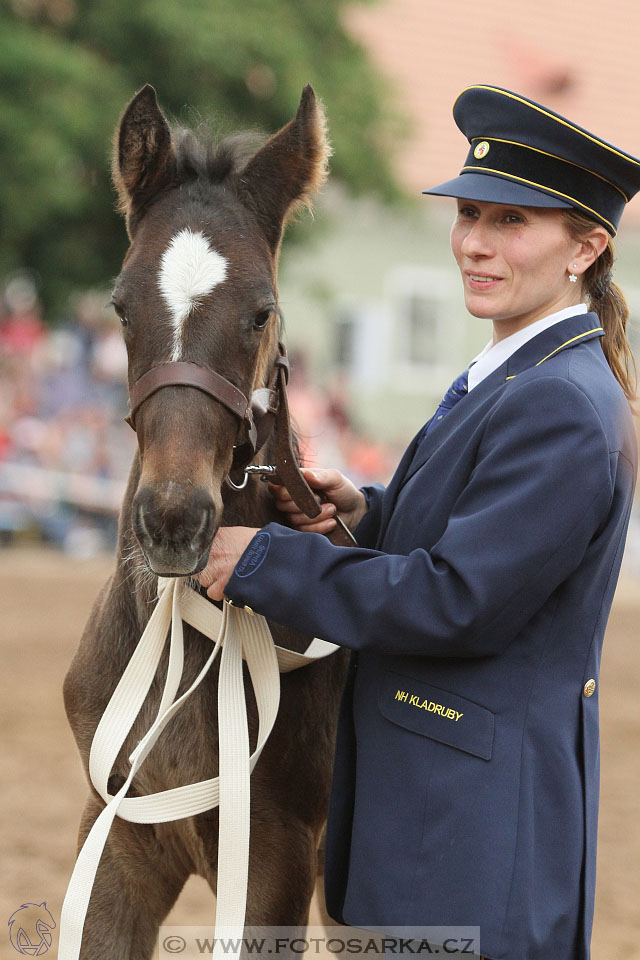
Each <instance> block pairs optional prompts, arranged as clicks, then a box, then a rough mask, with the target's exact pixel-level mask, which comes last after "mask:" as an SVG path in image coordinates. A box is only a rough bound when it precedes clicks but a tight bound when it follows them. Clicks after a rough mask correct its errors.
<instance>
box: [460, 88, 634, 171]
mask: <svg viewBox="0 0 640 960" xmlns="http://www.w3.org/2000/svg"><path fill="white" fill-rule="evenodd" d="M467 90H491V91H492V92H493V93H500V94H502V96H503V97H509V99H510V100H517V101H518V103H523V104H524V105H525V107H531V109H532V110H537V111H538V113H542V114H543V115H544V116H545V117H549V119H550V120H555V121H556V123H561V124H562V126H563V127H568V129H569V130H573V131H574V133H579V134H580V136H581V137H585V139H587V140H590V141H591V143H595V144H596V145H597V146H598V147H603V148H604V149H605V150H608V151H609V152H610V153H615V155H616V156H617V157H622V159H623V160H628V161H629V163H634V164H635V165H636V167H640V161H638V160H636V159H635V157H631V156H629V154H628V153H624V152H623V151H622V150H616V148H615V147H612V146H611V145H610V144H609V143H605V141H604V140H599V139H598V138H597V137H594V136H592V135H591V134H590V133H586V132H585V131H584V130H581V129H580V128H579V127H575V126H574V125H573V124H572V123H569V121H568V120H563V119H562V118H561V117H557V116H556V115H555V114H554V113H549V112H548V110H545V109H544V108H543V107H540V106H538V104H536V103H531V101H530V100H525V99H524V98H523V97H519V96H518V95H517V94H515V93H510V92H509V91H508V90H500V89H499V88H498V87H491V86H489V85H488V84H484V83H472V84H471V86H469V87H465V88H464V90H463V91H462V93H460V94H459V95H458V96H457V97H456V101H455V103H454V105H453V108H454V110H455V106H456V103H457V102H458V100H459V99H460V97H461V96H462V94H463V93H466V92H467Z"/></svg>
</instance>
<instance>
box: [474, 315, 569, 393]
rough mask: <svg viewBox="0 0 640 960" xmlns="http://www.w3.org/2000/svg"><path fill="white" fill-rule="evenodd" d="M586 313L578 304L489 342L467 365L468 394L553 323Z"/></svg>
mask: <svg viewBox="0 0 640 960" xmlns="http://www.w3.org/2000/svg"><path fill="white" fill-rule="evenodd" d="M587 312H588V310H587V305H586V303H578V304H575V305H574V306H573V307H565V308H564V310H558V311H557V312H556V313H551V314H550V315H549V316H548V317H542V319H541V320H536V321H535V323H530V324H529V326H528V327H523V328H522V330H517V331H516V332H515V333H512V334H511V336H509V337H505V338H504V340H499V341H498V343H496V344H494V342H493V340H490V341H489V343H488V344H487V345H486V347H485V348H484V350H482V351H481V352H480V353H479V354H478V356H477V357H474V359H473V360H472V361H471V363H470V364H469V393H471V391H472V390H473V388H474V387H477V386H478V384H479V383H481V382H482V381H483V380H484V379H485V377H488V376H489V374H490V373H493V371H494V370H497V369H498V367H501V366H502V364H503V363H504V362H505V360H508V359H509V357H510V356H511V355H512V354H514V353H515V352H516V350H519V349H520V347H521V346H523V345H524V344H525V343H527V341H528V340H531V339H532V338H533V337H535V336H537V335H538V334H539V333H542V331H543V330H546V329H547V328H548V327H552V326H553V324H554V323H560V321H561V320H566V319H567V317H576V316H578V315H579V314H581V313H587Z"/></svg>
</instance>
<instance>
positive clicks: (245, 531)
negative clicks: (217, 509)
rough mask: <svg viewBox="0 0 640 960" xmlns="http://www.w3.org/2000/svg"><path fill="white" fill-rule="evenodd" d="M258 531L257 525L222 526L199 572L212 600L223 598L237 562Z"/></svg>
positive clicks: (200, 578) (199, 576)
mask: <svg viewBox="0 0 640 960" xmlns="http://www.w3.org/2000/svg"><path fill="white" fill-rule="evenodd" d="M257 532H258V528H257V527H220V529H219V530H218V532H217V533H216V535H215V537H214V538H213V543H212V544H211V552H210V554H209V560H208V562H207V565H206V567H205V568H204V570H201V571H200V573H199V574H198V580H199V581H200V583H201V584H202V586H203V587H206V588H207V596H208V597H211V599H212V600H222V598H223V596H224V588H225V587H226V585H227V584H228V582H229V579H230V577H231V574H232V573H233V571H234V568H235V565H236V563H237V562H238V560H239V559H240V557H241V556H242V554H243V553H244V552H245V550H246V549H247V547H248V546H249V543H250V542H251V540H253V537H254V536H255V534H256V533H257Z"/></svg>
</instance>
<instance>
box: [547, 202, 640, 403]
mask: <svg viewBox="0 0 640 960" xmlns="http://www.w3.org/2000/svg"><path fill="white" fill-rule="evenodd" d="M563 214H564V218H565V222H566V225H567V227H568V230H569V233H570V235H571V236H572V237H573V239H574V240H582V239H583V237H584V235H585V234H586V233H588V232H589V231H590V230H592V229H593V225H594V221H593V220H592V219H591V217H588V216H586V214H583V213H580V212H579V211H578V210H567V211H566V212H564V211H563ZM614 259H615V253H614V247H613V240H612V239H611V237H609V242H608V243H607V246H606V247H605V249H604V250H603V252H602V253H601V254H600V256H599V257H598V258H597V259H596V260H594V262H593V263H592V264H591V266H590V267H589V268H588V270H587V271H586V272H585V274H584V276H583V277H582V289H583V291H584V293H585V294H586V295H587V298H588V300H589V306H590V307H591V309H592V310H593V311H594V312H595V313H597V314H598V317H599V318H600V323H601V324H602V327H603V328H604V337H602V339H601V341H600V342H601V344H602V350H603V352H604V355H605V357H606V359H607V363H608V364H609V366H610V368H611V372H612V373H613V375H614V377H615V378H616V380H617V381H618V383H619V384H620V386H621V387H622V389H623V390H624V393H625V396H626V397H627V399H628V400H629V402H633V400H635V399H636V392H637V389H638V384H637V374H636V362H635V357H634V356H633V351H632V350H631V347H630V346H629V341H628V340H627V321H628V319H629V307H628V306H627V301H626V299H625V296H624V294H623V292H622V290H621V289H620V287H619V286H618V284H617V283H614V282H613V279H612V269H613V263H614Z"/></svg>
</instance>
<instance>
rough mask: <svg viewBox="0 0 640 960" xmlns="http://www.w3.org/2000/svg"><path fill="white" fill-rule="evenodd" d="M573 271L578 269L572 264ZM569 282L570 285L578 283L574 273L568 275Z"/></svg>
mask: <svg viewBox="0 0 640 960" xmlns="http://www.w3.org/2000/svg"><path fill="white" fill-rule="evenodd" d="M573 269H574V270H577V269H578V266H577V264H575V263H574V265H573ZM569 281H570V282H571V283H577V282H578V278H577V276H576V275H575V273H570V274H569Z"/></svg>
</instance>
